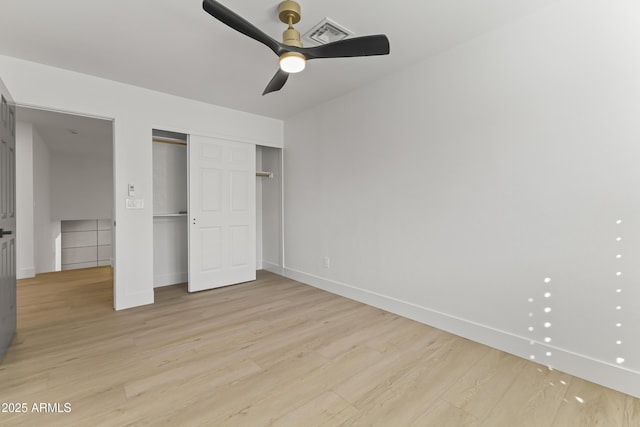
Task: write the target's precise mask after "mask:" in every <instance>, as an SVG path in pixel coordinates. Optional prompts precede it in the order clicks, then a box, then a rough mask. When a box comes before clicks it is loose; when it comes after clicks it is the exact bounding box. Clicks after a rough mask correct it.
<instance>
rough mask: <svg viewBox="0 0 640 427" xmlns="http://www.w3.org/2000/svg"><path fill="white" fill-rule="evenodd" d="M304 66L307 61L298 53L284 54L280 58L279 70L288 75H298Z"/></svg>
mask: <svg viewBox="0 0 640 427" xmlns="http://www.w3.org/2000/svg"><path fill="white" fill-rule="evenodd" d="M306 64H307V59H306V58H305V57H304V55H303V54H301V53H298V52H286V53H283V54H282V55H281V56H280V69H281V70H282V71H284V72H287V73H289V74H293V73H299V72H300V71H302V70H304V67H305V66H306Z"/></svg>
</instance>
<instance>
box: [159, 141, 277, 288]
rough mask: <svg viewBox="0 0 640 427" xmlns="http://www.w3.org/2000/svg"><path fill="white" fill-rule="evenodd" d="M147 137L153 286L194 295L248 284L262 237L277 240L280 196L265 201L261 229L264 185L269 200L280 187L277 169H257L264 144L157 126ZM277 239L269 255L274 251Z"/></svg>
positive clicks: (273, 261)
mask: <svg viewBox="0 0 640 427" xmlns="http://www.w3.org/2000/svg"><path fill="white" fill-rule="evenodd" d="M152 140H153V198H154V200H153V230H154V287H161V286H169V285H174V284H179V283H187V284H188V285H187V286H188V290H189V292H196V291H201V290H206V289H212V288H216V287H220V286H227V285H232V284H236V283H243V282H248V281H253V280H255V277H256V269H259V268H262V256H263V246H264V243H265V238H264V237H265V236H268V237H269V238H272V237H274V236H279V235H280V232H279V230H280V221H279V220H276V219H275V218H276V216H277V217H278V218H279V217H280V206H281V199H278V200H272V199H273V197H269V200H267V203H266V206H267V221H266V224H267V227H266V229H265V226H264V224H263V214H264V212H265V209H264V206H265V200H264V197H263V183H264V182H265V180H268V181H271V182H270V184H271V185H270V186H268V187H269V188H270V190H267V192H266V194H269V195H272V194H276V193H275V192H274V190H273V189H274V188H276V189H277V190H278V194H279V190H280V188H279V185H280V184H278V183H280V182H281V181H280V179H279V178H280V173H279V171H275V172H274V171H263V170H261V169H260V167H261V165H262V154H263V151H262V149H263V148H264V147H256V145H255V144H250V143H242V142H236V141H228V140H223V139H217V138H211V137H205V136H199V135H187V134H183V133H177V132H171V131H165V130H156V129H154V130H153V134H152ZM269 150H277V153H278V156H277V157H276V156H274V155H273V154H274V152H273V151H269V153H270V155H267V157H268V158H269V159H271V158H278V159H279V154H280V150H279V149H269ZM266 163H267V164H268V165H272V166H275V164H274V162H273V161H267V162H266ZM276 163H278V165H279V162H276ZM274 176H277V179H274ZM274 210H277V214H275V213H274V212H273V211H274ZM274 225H275V228H277V230H274ZM269 240H271V239H269ZM276 240H278V241H277V242H275V245H274V244H273V242H271V241H269V244H268V245H267V246H268V247H267V250H266V252H267V253H268V254H270V255H271V254H277V253H278V254H279V249H274V248H275V247H277V248H279V247H280V242H279V238H276ZM276 263H278V264H279V263H280V260H279V256H278V255H275V256H272V255H271V256H270V259H269V264H270V265H271V264H276Z"/></svg>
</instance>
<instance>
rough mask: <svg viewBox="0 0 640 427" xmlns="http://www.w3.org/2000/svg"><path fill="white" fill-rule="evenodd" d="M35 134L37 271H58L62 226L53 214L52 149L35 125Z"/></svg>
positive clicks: (34, 193)
mask: <svg viewBox="0 0 640 427" xmlns="http://www.w3.org/2000/svg"><path fill="white" fill-rule="evenodd" d="M31 130H32V136H33V200H34V202H33V219H34V228H33V233H34V258H35V267H36V271H35V272H36V274H38V273H46V272H50V271H55V269H56V238H57V236H58V234H59V231H60V227H59V225H58V226H56V225H55V223H54V221H52V218H51V153H50V151H49V148H48V147H47V145H46V144H45V143H44V141H43V140H42V137H41V136H40V133H39V132H38V130H37V128H36V127H35V126H31Z"/></svg>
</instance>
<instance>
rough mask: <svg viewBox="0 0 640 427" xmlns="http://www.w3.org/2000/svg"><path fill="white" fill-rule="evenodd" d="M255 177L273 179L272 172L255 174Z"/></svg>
mask: <svg viewBox="0 0 640 427" xmlns="http://www.w3.org/2000/svg"><path fill="white" fill-rule="evenodd" d="M256 176H259V177H261V178H273V172H256Z"/></svg>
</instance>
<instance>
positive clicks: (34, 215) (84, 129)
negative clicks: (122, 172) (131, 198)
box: [16, 106, 114, 300]
mask: <svg viewBox="0 0 640 427" xmlns="http://www.w3.org/2000/svg"><path fill="white" fill-rule="evenodd" d="M16 116H17V126H16V158H17V159H16V163H17V167H16V172H17V177H16V184H17V202H16V203H17V208H18V216H17V239H18V246H17V247H18V253H17V278H18V279H33V278H35V277H36V276H37V275H41V274H42V275H43V276H42V278H43V279H46V278H48V279H50V280H51V282H52V283H55V282H56V279H55V276H52V275H51V274H54V273H56V272H63V271H70V270H80V269H88V268H98V267H101V268H102V272H99V271H98V272H96V273H97V275H98V277H102V276H103V275H104V274H105V272H108V273H109V276H110V277H113V274H112V271H111V266H112V264H113V200H114V190H113V177H114V176H113V171H114V163H113V120H108V119H100V118H95V117H87V116H82V115H75V114H70V113H63V112H58V111H51V110H45V109H38V108H32V107H24V106H18V108H17V113H16ZM87 273H91V272H87ZM111 282H113V280H112V279H111ZM112 285H113V283H112ZM110 288H111V300H113V286H111V287H110Z"/></svg>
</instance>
